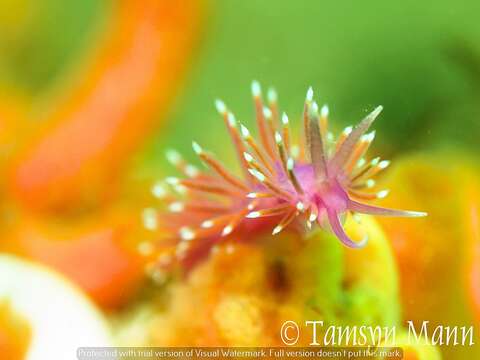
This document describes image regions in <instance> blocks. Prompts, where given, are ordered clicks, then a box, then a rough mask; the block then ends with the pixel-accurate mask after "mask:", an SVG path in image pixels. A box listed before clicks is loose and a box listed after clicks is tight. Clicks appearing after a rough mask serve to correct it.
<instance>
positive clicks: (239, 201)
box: [144, 81, 426, 263]
mask: <svg viewBox="0 0 480 360" xmlns="http://www.w3.org/2000/svg"><path fill="white" fill-rule="evenodd" d="M252 93H253V99H254V106H255V113H256V123H257V127H258V132H259V138H260V139H259V141H256V140H255V139H254V138H253V137H252V135H251V134H250V131H249V130H248V129H247V128H246V127H245V126H244V125H242V124H239V123H238V122H237V120H236V119H235V116H234V115H233V114H232V113H231V112H230V111H229V110H228V109H227V107H226V105H225V104H224V103H223V102H222V101H220V100H217V101H216V107H217V110H218V112H219V113H220V114H221V115H222V116H223V119H224V121H225V124H226V126H227V129H228V132H229V134H230V136H231V139H232V142H233V144H234V146H235V150H236V153H237V156H238V159H239V161H240V163H241V168H242V172H243V177H242V178H240V177H238V176H236V175H234V174H233V173H231V172H230V171H228V170H227V169H226V168H225V167H224V166H223V165H222V164H221V163H220V162H219V161H218V160H216V159H215V158H214V157H213V156H212V155H211V154H210V153H207V152H206V151H205V150H203V148H202V147H201V146H200V145H198V144H197V143H196V142H193V150H194V151H195V153H196V154H197V155H198V156H199V157H200V159H201V160H202V162H203V163H204V164H206V165H207V166H208V167H209V168H210V170H211V171H210V172H202V171H200V170H198V169H197V168H196V167H194V166H193V165H191V164H188V163H186V162H185V161H184V160H183V159H182V157H181V156H180V155H179V154H178V153H177V152H175V151H172V150H170V151H168V152H167V158H168V160H169V161H170V162H171V163H173V164H174V165H175V166H176V167H177V168H178V169H179V170H180V172H182V173H183V174H184V175H185V177H186V178H184V179H179V178H176V177H169V178H167V179H165V181H164V182H159V183H157V184H156V185H155V186H154V188H153V190H152V191H153V194H154V195H156V196H157V197H158V198H162V199H164V201H166V202H167V203H168V209H169V210H170V212H171V213H174V214H176V215H178V216H175V217H173V218H172V219H169V222H168V224H167V225H166V227H167V228H170V229H171V230H172V232H171V234H173V237H176V238H177V239H178V242H177V245H176V246H175V254H174V256H175V257H177V258H180V259H181V258H183V257H185V256H186V255H187V254H188V252H189V251H192V250H193V248H195V247H196V248H198V247H200V246H201V245H198V244H200V243H201V242H202V240H203V241H204V243H205V244H208V246H209V247H213V246H214V245H215V244H217V243H218V242H220V241H221V240H222V239H224V238H225V237H227V236H229V235H230V234H232V233H233V232H241V231H245V232H246V233H249V232H251V231H252V229H253V228H254V227H255V226H258V225H259V224H262V222H260V220H264V221H263V224H267V225H268V226H270V224H271V221H269V220H272V219H273V220H275V221H276V222H275V223H274V225H275V226H274V228H273V234H274V235H275V234H277V233H279V232H280V231H282V230H283V229H285V228H286V227H287V226H293V225H297V227H298V226H301V227H302V228H303V229H311V228H312V227H313V226H314V224H318V226H320V227H322V228H330V229H331V230H332V231H333V233H334V234H335V235H336V236H337V237H338V239H339V240H340V241H341V242H342V243H343V244H345V245H346V246H348V247H352V248H361V247H363V246H364V245H365V244H366V242H367V237H366V236H365V237H364V239H362V240H361V241H360V242H355V241H353V240H352V239H350V238H349V236H348V235H347V234H346V232H345V230H344V228H343V226H342V221H341V216H343V215H344V214H346V213H350V214H355V213H362V214H371V215H382V216H407V217H419V216H425V215H426V213H423V212H416V211H404V210H394V209H387V208H382V207H377V206H373V205H368V204H365V203H363V202H360V201H362V200H373V199H377V198H383V197H385V196H386V195H387V193H388V191H386V190H383V191H379V192H372V191H371V190H370V189H371V188H372V187H373V186H374V185H375V181H374V180H373V177H374V176H375V175H376V174H377V173H379V172H380V171H382V170H383V169H385V168H386V167H387V166H388V165H389V161H387V160H382V161H380V159H379V158H374V159H373V160H370V161H366V160H365V154H366V152H367V150H368V148H369V146H370V144H371V142H372V141H373V139H374V137H375V132H370V133H366V132H367V131H368V129H369V127H370V125H371V124H372V123H373V121H374V120H375V118H376V117H377V116H378V115H379V114H380V112H381V111H382V107H381V106H378V107H377V108H376V109H375V110H373V111H372V112H371V113H370V114H369V115H367V116H366V117H365V118H364V119H363V120H362V121H361V122H360V123H359V124H358V125H357V126H356V127H354V128H353V127H351V126H349V127H347V128H345V129H344V130H343V131H342V132H341V134H340V135H339V136H338V138H337V139H334V137H333V135H332V133H331V132H329V131H328V112H329V111H328V107H327V106H326V105H324V106H323V107H322V108H321V109H319V108H318V105H317V103H316V102H315V101H313V90H312V88H309V89H308V91H307V96H306V100H305V103H304V109H303V125H304V126H303V127H304V134H303V136H302V138H301V139H300V142H301V144H302V145H301V146H296V145H293V144H292V138H291V133H290V128H289V120H288V116H287V115H286V114H285V113H283V114H282V116H280V115H279V111H278V105H277V95H276V93H275V91H274V90H273V89H270V90H269V91H268V105H264V102H263V99H262V94H261V90H260V85H259V84H258V82H255V81H254V82H253V83H252ZM165 184H167V185H169V186H171V187H172V188H173V189H174V190H176V192H177V193H179V194H180V196H181V197H178V196H173V195H169V194H168V192H167V189H166V187H165ZM159 219H160V217H159V214H158V213H157V211H156V210H155V209H153V208H149V209H146V211H145V213H144V221H145V225H146V227H147V228H150V229H152V230H154V229H155V227H156V226H157V223H158V221H159ZM194 244H197V245H196V246H194ZM162 261H163V262H164V263H168V262H169V261H170V259H169V257H168V256H165V257H163V258H162Z"/></svg>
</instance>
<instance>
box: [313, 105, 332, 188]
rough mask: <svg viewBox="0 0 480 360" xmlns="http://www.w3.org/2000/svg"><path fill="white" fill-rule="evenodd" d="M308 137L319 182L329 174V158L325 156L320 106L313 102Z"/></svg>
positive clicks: (316, 177)
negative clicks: (319, 114)
mask: <svg viewBox="0 0 480 360" xmlns="http://www.w3.org/2000/svg"><path fill="white" fill-rule="evenodd" d="M308 116H309V126H308V131H309V134H308V138H309V139H310V141H309V144H310V147H309V149H308V150H309V152H310V154H309V155H310V159H311V160H312V165H313V170H314V173H315V179H316V182H317V183H321V182H323V181H324V180H325V179H326V178H327V176H328V173H327V160H326V156H325V147H324V143H323V139H322V134H321V132H320V119H319V116H318V107H317V106H316V103H313V104H312V106H311V108H310V111H309V114H308Z"/></svg>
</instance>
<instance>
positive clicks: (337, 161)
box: [331, 106, 383, 174]
mask: <svg viewBox="0 0 480 360" xmlns="http://www.w3.org/2000/svg"><path fill="white" fill-rule="evenodd" d="M382 109H383V107H382V106H378V107H376V108H375V110H373V111H372V112H371V113H370V114H368V115H367V116H366V117H365V118H364V119H363V120H362V121H361V122H360V123H359V124H358V125H357V126H356V127H355V128H354V129H353V130H352V132H351V133H350V134H349V135H348V136H347V138H346V139H345V141H344V142H343V143H342V145H341V146H340V148H339V149H338V151H337V152H336V153H335V155H334V157H333V159H332V161H331V162H332V169H331V170H332V173H334V174H337V173H338V172H339V171H340V170H341V169H342V168H343V166H345V163H346V162H347V161H348V159H349V157H350V155H351V153H352V151H353V148H354V147H355V145H356V143H357V142H358V140H359V139H360V137H361V136H362V135H363V134H364V133H365V132H366V131H367V130H368V129H369V128H370V125H372V123H373V122H374V121H375V119H376V117H377V116H378V115H379V114H380V112H381V111H382Z"/></svg>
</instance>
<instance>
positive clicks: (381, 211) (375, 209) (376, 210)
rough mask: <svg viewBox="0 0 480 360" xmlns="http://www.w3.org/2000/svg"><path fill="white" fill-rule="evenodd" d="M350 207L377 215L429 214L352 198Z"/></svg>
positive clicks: (349, 202) (412, 215)
mask: <svg viewBox="0 0 480 360" xmlns="http://www.w3.org/2000/svg"><path fill="white" fill-rule="evenodd" d="M348 209H349V210H352V211H356V212H359V213H362V214H368V215H377V216H394V217H397V216H398V217H423V216H427V215H428V214H427V213H426V212H422V211H409V210H397V209H389V208H384V207H379V206H374V205H368V204H363V203H359V202H357V201H355V200H351V199H350V200H349V201H348Z"/></svg>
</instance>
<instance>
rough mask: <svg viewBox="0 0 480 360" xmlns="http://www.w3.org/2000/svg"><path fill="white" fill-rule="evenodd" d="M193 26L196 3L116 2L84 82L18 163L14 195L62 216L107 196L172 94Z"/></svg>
mask: <svg viewBox="0 0 480 360" xmlns="http://www.w3.org/2000/svg"><path fill="white" fill-rule="evenodd" d="M197 25H198V3H197V2H196V1H157V0H144V1H135V0H128V1H121V2H118V9H117V15H116V17H115V21H114V23H113V24H111V28H110V29H109V30H108V35H107V38H106V40H105V42H104V44H103V46H102V47H101V48H100V50H99V52H98V54H96V56H95V57H94V61H92V65H91V66H90V68H89V69H88V70H87V71H86V75H85V77H84V79H83V82H82V83H81V84H80V86H79V87H77V88H75V89H74V90H73V91H72V94H71V95H70V96H69V97H67V101H66V102H64V103H61V104H57V105H55V110H54V111H53V113H52V115H51V116H49V118H48V119H47V121H46V122H47V125H46V127H45V128H44V129H43V131H41V132H40V134H39V136H37V137H36V138H35V139H34V140H33V141H32V142H31V143H30V144H29V145H28V146H27V148H26V149H24V151H22V152H21V153H20V154H19V156H18V157H17V158H16V159H15V161H14V163H13V167H12V174H11V176H10V177H11V180H10V183H11V186H12V192H13V193H14V194H15V197H16V198H17V199H18V200H20V201H21V202H22V203H23V204H24V205H27V206H29V207H33V208H37V209H38V208H40V209H45V208H49V209H52V208H55V209H62V210H63V209H65V208H72V207H74V206H78V205H79V204H81V203H82V202H85V201H86V200H88V199H92V198H94V199H97V198H98V197H101V198H102V197H103V198H104V197H105V196H107V193H108V190H107V189H108V188H109V187H111V185H112V183H111V182H112V179H113V178H114V177H115V175H116V174H118V172H119V171H120V170H121V169H122V167H123V166H124V163H125V157H126V156H127V155H128V154H129V153H131V151H132V150H134V149H135V148H136V147H137V146H138V145H139V143H140V141H141V140H142V139H143V137H144V136H145V135H147V134H148V132H149V131H150V130H151V129H152V126H154V125H156V124H157V123H158V119H157V118H156V116H155V115H156V114H157V111H160V112H165V110H166V108H167V105H168V104H169V102H170V100H171V98H172V96H173V95H174V93H175V91H174V90H175V89H176V88H177V87H178V83H179V79H180V77H181V75H182V73H183V70H184V68H185V65H186V59H187V55H188V54H189V53H190V51H191V49H192V44H193V40H194V38H195V33H196V30H197Z"/></svg>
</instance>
